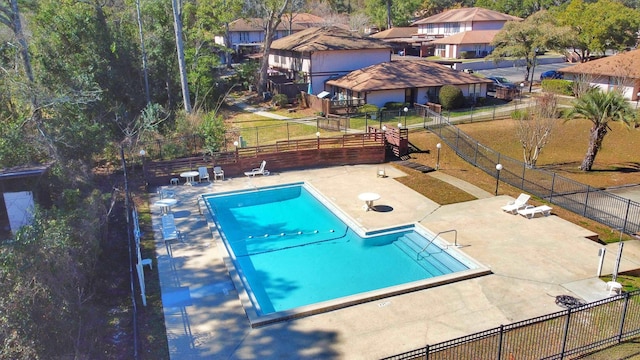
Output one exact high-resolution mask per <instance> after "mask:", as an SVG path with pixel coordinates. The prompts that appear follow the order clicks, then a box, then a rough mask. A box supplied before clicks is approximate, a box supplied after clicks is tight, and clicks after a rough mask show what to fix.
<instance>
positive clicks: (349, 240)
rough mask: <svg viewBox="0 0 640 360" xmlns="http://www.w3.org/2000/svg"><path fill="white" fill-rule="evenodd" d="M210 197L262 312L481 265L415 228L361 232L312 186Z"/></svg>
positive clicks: (228, 244)
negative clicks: (460, 255) (432, 239)
mask: <svg viewBox="0 0 640 360" xmlns="http://www.w3.org/2000/svg"><path fill="white" fill-rule="evenodd" d="M205 200H206V201H205V202H206V203H207V206H208V207H209V209H210V211H211V212H212V215H213V218H214V221H215V222H216V225H217V226H218V229H219V230H220V233H221V237H222V239H223V241H224V243H225V246H226V247H227V251H228V252H229V255H230V257H231V259H232V260H233V263H234V266H235V270H236V271H237V272H238V273H239V275H240V278H241V279H242V281H243V283H244V287H245V288H246V289H247V292H248V293H249V298H250V299H251V301H252V302H253V305H254V307H255V308H256V311H257V313H258V315H265V314H272V313H276V312H281V311H285V310H290V309H294V308H298V307H301V306H306V305H310V304H316V303H320V302H324V301H328V300H333V299H338V298H343V297H347V296H351V295H354V294H360V293H364V292H369V291H374V290H379V289H383V288H388V287H392V286H397V285H401V284H406V283H411V282H415V281H419V280H424V279H428V278H432V277H437V276H441V275H445V274H450V273H453V272H458V271H464V270H468V269H469V268H470V267H473V265H470V264H469V262H466V261H465V259H460V258H459V256H456V255H455V254H454V255H452V254H450V252H449V251H448V250H445V249H443V248H441V247H439V246H437V244H436V243H435V242H434V243H433V244H431V245H429V239H427V237H429V235H428V234H426V233H424V232H420V231H418V230H417V228H415V227H414V226H413V225H411V226H403V227H399V228H394V229H390V230H378V231H376V232H375V234H374V235H370V236H368V235H366V234H365V236H360V235H359V234H358V233H357V232H356V231H354V230H353V229H352V228H350V227H349V226H348V225H347V223H349V220H348V219H346V218H345V217H342V218H341V216H343V215H342V214H336V213H334V212H332V211H331V210H330V209H329V208H328V207H327V206H325V205H324V204H323V202H322V201H320V200H319V199H318V198H316V197H315V196H314V195H313V194H312V193H311V192H310V191H309V190H308V189H307V187H306V186H305V185H304V184H291V185H288V186H279V187H271V188H262V189H257V190H250V191H240V192H234V193H223V194H215V195H206V196H205ZM343 219H344V220H343ZM427 245H428V246H427ZM425 247H426V249H425Z"/></svg>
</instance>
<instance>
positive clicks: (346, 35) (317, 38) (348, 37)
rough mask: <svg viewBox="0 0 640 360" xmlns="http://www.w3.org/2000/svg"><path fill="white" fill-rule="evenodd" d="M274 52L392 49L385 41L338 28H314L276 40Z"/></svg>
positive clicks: (273, 44) (273, 46)
mask: <svg viewBox="0 0 640 360" xmlns="http://www.w3.org/2000/svg"><path fill="white" fill-rule="evenodd" d="M271 48H272V49H274V50H288V51H295V52H315V51H328V50H361V49H391V47H389V45H387V44H385V43H384V42H383V41H381V40H378V39H373V38H368V37H367V38H365V37H362V36H359V35H356V34H353V33H352V32H350V31H349V30H345V29H342V28H339V27H336V26H323V27H314V28H309V29H306V30H302V31H300V32H297V33H295V34H292V35H289V36H286V37H283V38H281V39H278V40H275V41H274V42H273V43H272V44H271Z"/></svg>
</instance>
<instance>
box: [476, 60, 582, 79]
mask: <svg viewBox="0 0 640 360" xmlns="http://www.w3.org/2000/svg"><path fill="white" fill-rule="evenodd" d="M571 65H572V64H570V63H567V62H561V63H555V64H546V65H538V66H536V68H535V70H534V74H533V79H534V80H536V81H539V80H540V74H541V73H543V72H545V71H548V70H558V69H560V68H563V67H566V66H571ZM477 73H480V74H482V75H484V76H503V77H506V78H507V79H509V81H512V82H514V83H516V84H519V83H521V82H522V81H523V80H524V75H525V67H524V66H514V67H506V68H497V69H487V70H478V71H477Z"/></svg>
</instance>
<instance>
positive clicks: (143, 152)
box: [139, 149, 147, 177]
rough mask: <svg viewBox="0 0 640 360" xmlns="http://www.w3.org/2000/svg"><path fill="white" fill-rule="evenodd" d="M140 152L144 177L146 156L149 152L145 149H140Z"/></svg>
mask: <svg viewBox="0 0 640 360" xmlns="http://www.w3.org/2000/svg"><path fill="white" fill-rule="evenodd" d="M139 154H140V162H141V163H142V164H141V165H140V167H142V177H144V176H145V172H144V156H145V155H147V152H146V151H144V149H140V152H139Z"/></svg>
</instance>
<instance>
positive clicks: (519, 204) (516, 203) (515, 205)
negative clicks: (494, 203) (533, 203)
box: [502, 194, 531, 215]
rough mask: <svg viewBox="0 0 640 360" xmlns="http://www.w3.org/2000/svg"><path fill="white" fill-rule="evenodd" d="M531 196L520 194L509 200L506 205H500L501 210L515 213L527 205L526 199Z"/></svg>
mask: <svg viewBox="0 0 640 360" xmlns="http://www.w3.org/2000/svg"><path fill="white" fill-rule="evenodd" d="M530 198H531V195H527V194H520V196H518V198H517V199H515V200H513V201H509V202H508V203H507V205H505V206H503V207H502V210H503V211H506V212H508V213H510V214H513V215H515V214H516V212H517V211H518V210H520V209H522V208H524V207H526V206H527V201H529V199H530Z"/></svg>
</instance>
